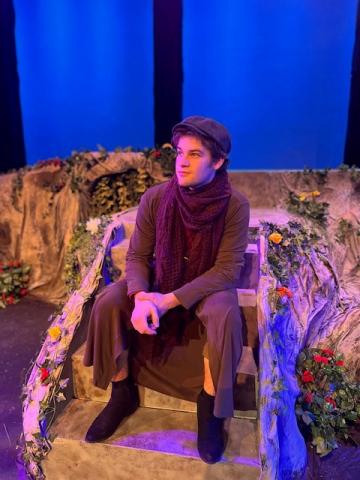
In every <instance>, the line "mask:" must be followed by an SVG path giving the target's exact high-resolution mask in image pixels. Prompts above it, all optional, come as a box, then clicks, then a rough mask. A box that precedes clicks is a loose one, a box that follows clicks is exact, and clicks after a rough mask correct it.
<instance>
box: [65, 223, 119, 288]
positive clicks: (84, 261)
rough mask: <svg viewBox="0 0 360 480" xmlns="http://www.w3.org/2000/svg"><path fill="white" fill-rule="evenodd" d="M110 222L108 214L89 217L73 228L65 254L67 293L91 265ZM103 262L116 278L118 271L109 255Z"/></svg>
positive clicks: (78, 284) (77, 286) (74, 286)
mask: <svg viewBox="0 0 360 480" xmlns="http://www.w3.org/2000/svg"><path fill="white" fill-rule="evenodd" d="M111 222H112V218H111V216H110V215H102V216H101V217H99V218H90V219H89V220H88V221H87V222H85V223H82V222H80V223H79V224H78V225H77V226H76V227H75V230H74V233H73V236H72V238H71V241H70V244H69V247H68V248H67V251H66V255H65V267H64V274H65V283H66V287H67V290H68V292H69V293H71V292H73V291H75V290H77V289H78V288H79V286H80V284H81V280H82V278H84V276H85V275H86V273H87V271H88V270H89V268H90V267H91V265H92V263H93V261H94V259H95V257H96V255H97V252H98V251H99V249H100V247H101V244H102V240H103V237H104V232H105V230H106V228H107V227H108V225H109V224H110V223H111ZM104 261H105V264H106V267H107V269H108V272H109V274H110V276H111V277H112V278H118V277H119V275H120V273H121V272H119V271H118V270H117V269H116V268H115V267H114V266H113V264H112V261H111V258H110V256H108V255H106V256H105V259H104Z"/></svg>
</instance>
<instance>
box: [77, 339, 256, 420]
mask: <svg viewBox="0 0 360 480" xmlns="http://www.w3.org/2000/svg"><path fill="white" fill-rule="evenodd" d="M84 351H85V344H83V345H82V346H81V347H80V348H79V349H78V350H77V351H76V352H75V353H74V354H73V356H72V371H73V388H74V396H75V398H77V399H81V400H94V401H97V402H107V401H108V400H109V398H110V392H111V387H109V388H108V389H107V390H103V389H101V388H98V387H95V386H94V384H93V380H92V379H93V368H92V367H84V365H83V356H84ZM238 372H239V375H238V384H239V391H241V388H244V386H243V381H244V379H243V376H244V374H247V375H252V376H253V377H254V378H255V381H254V386H253V388H254V389H256V391H254V393H253V395H254V397H255V401H256V395H257V388H258V386H257V367H256V364H255V361H254V356H253V354H252V349H251V348H250V347H246V346H245V347H243V355H242V357H241V360H240V363H239V367H238ZM139 394H140V405H141V406H143V407H148V408H157V409H164V410H177V411H182V412H196V403H195V402H189V401H187V400H183V399H180V398H176V397H172V396H170V395H165V394H163V393H160V392H156V391H155V390H152V389H150V388H147V387H143V386H142V385H139ZM254 397H253V398H254ZM234 417H235V418H250V419H256V418H257V411H256V409H254V408H253V409H251V408H250V409H248V410H235V411H234Z"/></svg>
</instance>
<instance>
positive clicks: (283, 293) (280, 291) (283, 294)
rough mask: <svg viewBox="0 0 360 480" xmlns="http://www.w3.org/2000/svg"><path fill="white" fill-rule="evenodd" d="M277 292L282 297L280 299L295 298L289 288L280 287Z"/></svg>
mask: <svg viewBox="0 0 360 480" xmlns="http://www.w3.org/2000/svg"><path fill="white" fill-rule="evenodd" d="M276 291H277V293H278V294H279V295H280V297H288V298H292V296H293V294H292V291H291V290H290V289H289V288H287V287H278V288H277V289H276Z"/></svg>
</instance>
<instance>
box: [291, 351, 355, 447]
mask: <svg viewBox="0 0 360 480" xmlns="http://www.w3.org/2000/svg"><path fill="white" fill-rule="evenodd" d="M344 367H345V362H344V357H343V355H340V354H338V353H336V352H335V351H334V350H332V349H330V348H325V349H324V348H306V349H304V350H303V351H302V352H301V353H300V355H299V357H298V362H297V378H298V382H299V385H300V387H301V395H300V396H299V397H298V399H297V403H296V415H297V416H298V418H299V423H300V427H301V426H303V427H304V426H305V429H306V427H308V429H310V432H311V435H312V445H314V446H315V447H316V452H317V453H318V454H319V455H320V456H325V455H327V454H328V453H330V452H331V451H332V450H333V449H334V448H337V446H338V443H337V438H342V439H345V440H347V439H348V438H349V434H348V426H349V424H351V423H354V422H356V421H359V420H360V384H357V383H355V382H352V381H350V380H349V378H348V375H347V373H346V371H345V370H344ZM302 429H303V430H304V428H302ZM305 433H306V432H305Z"/></svg>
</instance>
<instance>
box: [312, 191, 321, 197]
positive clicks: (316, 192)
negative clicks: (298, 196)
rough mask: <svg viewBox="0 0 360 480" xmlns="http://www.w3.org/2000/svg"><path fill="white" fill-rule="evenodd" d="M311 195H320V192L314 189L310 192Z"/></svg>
mask: <svg viewBox="0 0 360 480" xmlns="http://www.w3.org/2000/svg"><path fill="white" fill-rule="evenodd" d="M311 195H312V196H313V197H318V196H319V195H320V192H319V190H314V191H313V192H311Z"/></svg>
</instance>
